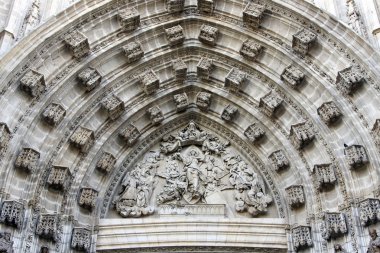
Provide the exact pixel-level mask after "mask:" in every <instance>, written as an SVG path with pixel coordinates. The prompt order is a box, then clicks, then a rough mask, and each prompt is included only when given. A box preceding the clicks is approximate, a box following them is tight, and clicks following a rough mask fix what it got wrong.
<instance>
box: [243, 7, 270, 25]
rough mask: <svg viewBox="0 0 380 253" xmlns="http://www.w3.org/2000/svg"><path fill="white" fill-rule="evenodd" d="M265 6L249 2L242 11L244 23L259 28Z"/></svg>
mask: <svg viewBox="0 0 380 253" xmlns="http://www.w3.org/2000/svg"><path fill="white" fill-rule="evenodd" d="M264 11H265V6H263V5H259V4H255V3H249V4H248V5H247V6H246V7H245V9H244V11H243V21H244V24H246V25H248V26H250V27H252V28H254V29H256V28H259V26H260V23H261V21H262V19H263V16H264Z"/></svg>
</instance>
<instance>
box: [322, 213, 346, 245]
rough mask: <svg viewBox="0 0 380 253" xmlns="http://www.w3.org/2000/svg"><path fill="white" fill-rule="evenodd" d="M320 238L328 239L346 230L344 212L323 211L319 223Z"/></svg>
mask: <svg viewBox="0 0 380 253" xmlns="http://www.w3.org/2000/svg"><path fill="white" fill-rule="evenodd" d="M321 232H322V238H323V239H326V240H330V239H331V238H337V237H340V236H343V235H344V234H346V233H347V232H348V229H347V224H346V217H345V215H344V213H328V212H327V213H324V215H323V222H322V225H321Z"/></svg>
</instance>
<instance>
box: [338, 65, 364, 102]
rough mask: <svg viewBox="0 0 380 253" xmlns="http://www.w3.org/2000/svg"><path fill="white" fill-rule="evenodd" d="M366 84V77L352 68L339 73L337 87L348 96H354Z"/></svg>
mask: <svg viewBox="0 0 380 253" xmlns="http://www.w3.org/2000/svg"><path fill="white" fill-rule="evenodd" d="M363 82H364V77H363V75H362V74H361V73H359V71H358V70H356V69H354V68H353V67H352V66H350V67H348V68H345V69H343V70H341V71H338V76H337V78H336V85H337V88H338V89H339V90H341V91H342V92H343V94H346V95H352V94H353V93H354V92H355V91H356V90H357V89H358V88H359V87H360V86H361V85H362V84H363Z"/></svg>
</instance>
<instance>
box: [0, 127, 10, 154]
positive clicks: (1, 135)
mask: <svg viewBox="0 0 380 253" xmlns="http://www.w3.org/2000/svg"><path fill="white" fill-rule="evenodd" d="M10 139H11V131H10V130H9V127H8V125H7V124H5V123H2V122H0V150H1V149H5V148H7V147H8V144H9V141H10Z"/></svg>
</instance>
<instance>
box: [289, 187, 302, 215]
mask: <svg viewBox="0 0 380 253" xmlns="http://www.w3.org/2000/svg"><path fill="white" fill-rule="evenodd" d="M285 191H286V195H287V200H288V203H289V206H290V207H291V208H292V209H293V208H298V207H301V206H303V205H304V204H305V195H304V192H303V186H302V185H292V186H289V187H287V188H286V189H285Z"/></svg>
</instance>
